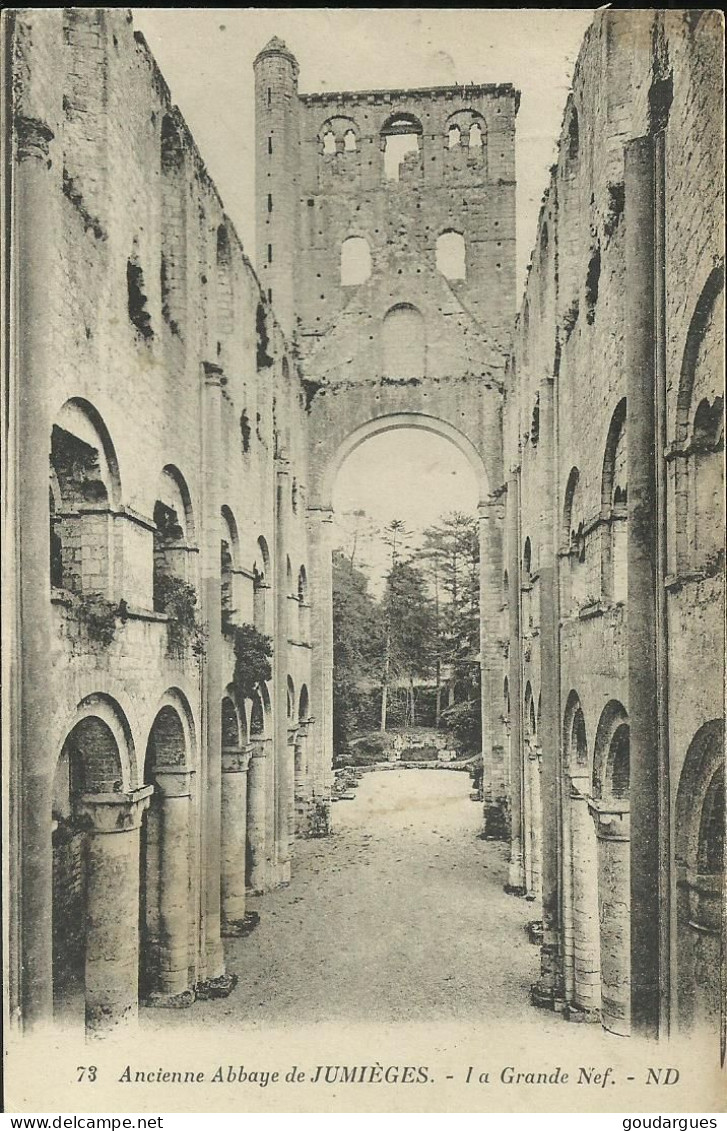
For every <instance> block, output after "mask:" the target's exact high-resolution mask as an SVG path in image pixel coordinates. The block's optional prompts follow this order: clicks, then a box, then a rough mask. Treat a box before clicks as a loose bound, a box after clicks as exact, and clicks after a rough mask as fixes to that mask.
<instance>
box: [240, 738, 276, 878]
mask: <svg viewBox="0 0 727 1131" xmlns="http://www.w3.org/2000/svg"><path fill="white" fill-rule="evenodd" d="M272 745H273V744H272V739H270V738H253V739H252V741H251V743H250V746H251V757H250V767H249V771H248V781H247V853H248V855H249V862H248V861H246V864H247V875H248V877H249V885H248V887H249V891H250V892H255V893H257V892H263V891H265V890H266V888H267V886H268V863H269V853H268V846H267V840H268V838H267V825H268V821H267V796H268V766H269V764H270V762H271V761H272Z"/></svg>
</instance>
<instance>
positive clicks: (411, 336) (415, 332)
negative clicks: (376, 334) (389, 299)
mask: <svg viewBox="0 0 727 1131" xmlns="http://www.w3.org/2000/svg"><path fill="white" fill-rule="evenodd" d="M382 353H383V358H382V363H383V364H382V368H383V376H384V377H385V378H390V379H392V380H402V379H403V380H414V381H420V380H421V379H422V378H423V377H424V375H425V360H426V340H425V331H424V319H423V318H422V316H421V314H420V312H419V311H418V310H417V308H416V307H415V306H411V305H409V304H408V303H402V304H401V305H400V306H393V307H392V308H391V310H389V311H388V312H387V314H386V315H385V316H384V322H383V326H382Z"/></svg>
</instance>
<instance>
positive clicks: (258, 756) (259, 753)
mask: <svg viewBox="0 0 727 1131" xmlns="http://www.w3.org/2000/svg"><path fill="white" fill-rule="evenodd" d="M250 746H251V754H252V757H253V758H254V759H255V760H256V761H258V760H262V759H263V758H266V757H267V756H268V754H269V753H270V751H271V750H272V748H273V740H272V738H253V740H252V742H251V743H250Z"/></svg>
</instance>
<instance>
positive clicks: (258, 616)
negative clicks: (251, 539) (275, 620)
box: [252, 537, 270, 635]
mask: <svg viewBox="0 0 727 1131" xmlns="http://www.w3.org/2000/svg"><path fill="white" fill-rule="evenodd" d="M252 572H253V622H254V625H255V628H256V629H257V630H258V632H260V633H262V634H263V635H266V634H267V615H268V610H267V594H268V592H269V590H270V582H269V580H268V578H269V576H270V553H269V551H268V544H267V542H266V541H265V539H264V538H263V537H260V538H258V540H257V554H256V556H255V562H254V564H253V567H252Z"/></svg>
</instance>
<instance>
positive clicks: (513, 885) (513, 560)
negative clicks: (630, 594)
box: [506, 471, 525, 895]
mask: <svg viewBox="0 0 727 1131" xmlns="http://www.w3.org/2000/svg"><path fill="white" fill-rule="evenodd" d="M507 576H508V635H509V638H510V646H509V653H508V661H509V662H508V687H509V689H510V865H509V869H508V882H507V885H506V891H509V892H510V893H511V894H513V895H525V868H524V863H523V839H524V836H523V784H524V783H523V739H522V733H523V731H522V647H521V640H520V472H519V471H514V472H512V474H511V475H510V479H509V482H508V485H507Z"/></svg>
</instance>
